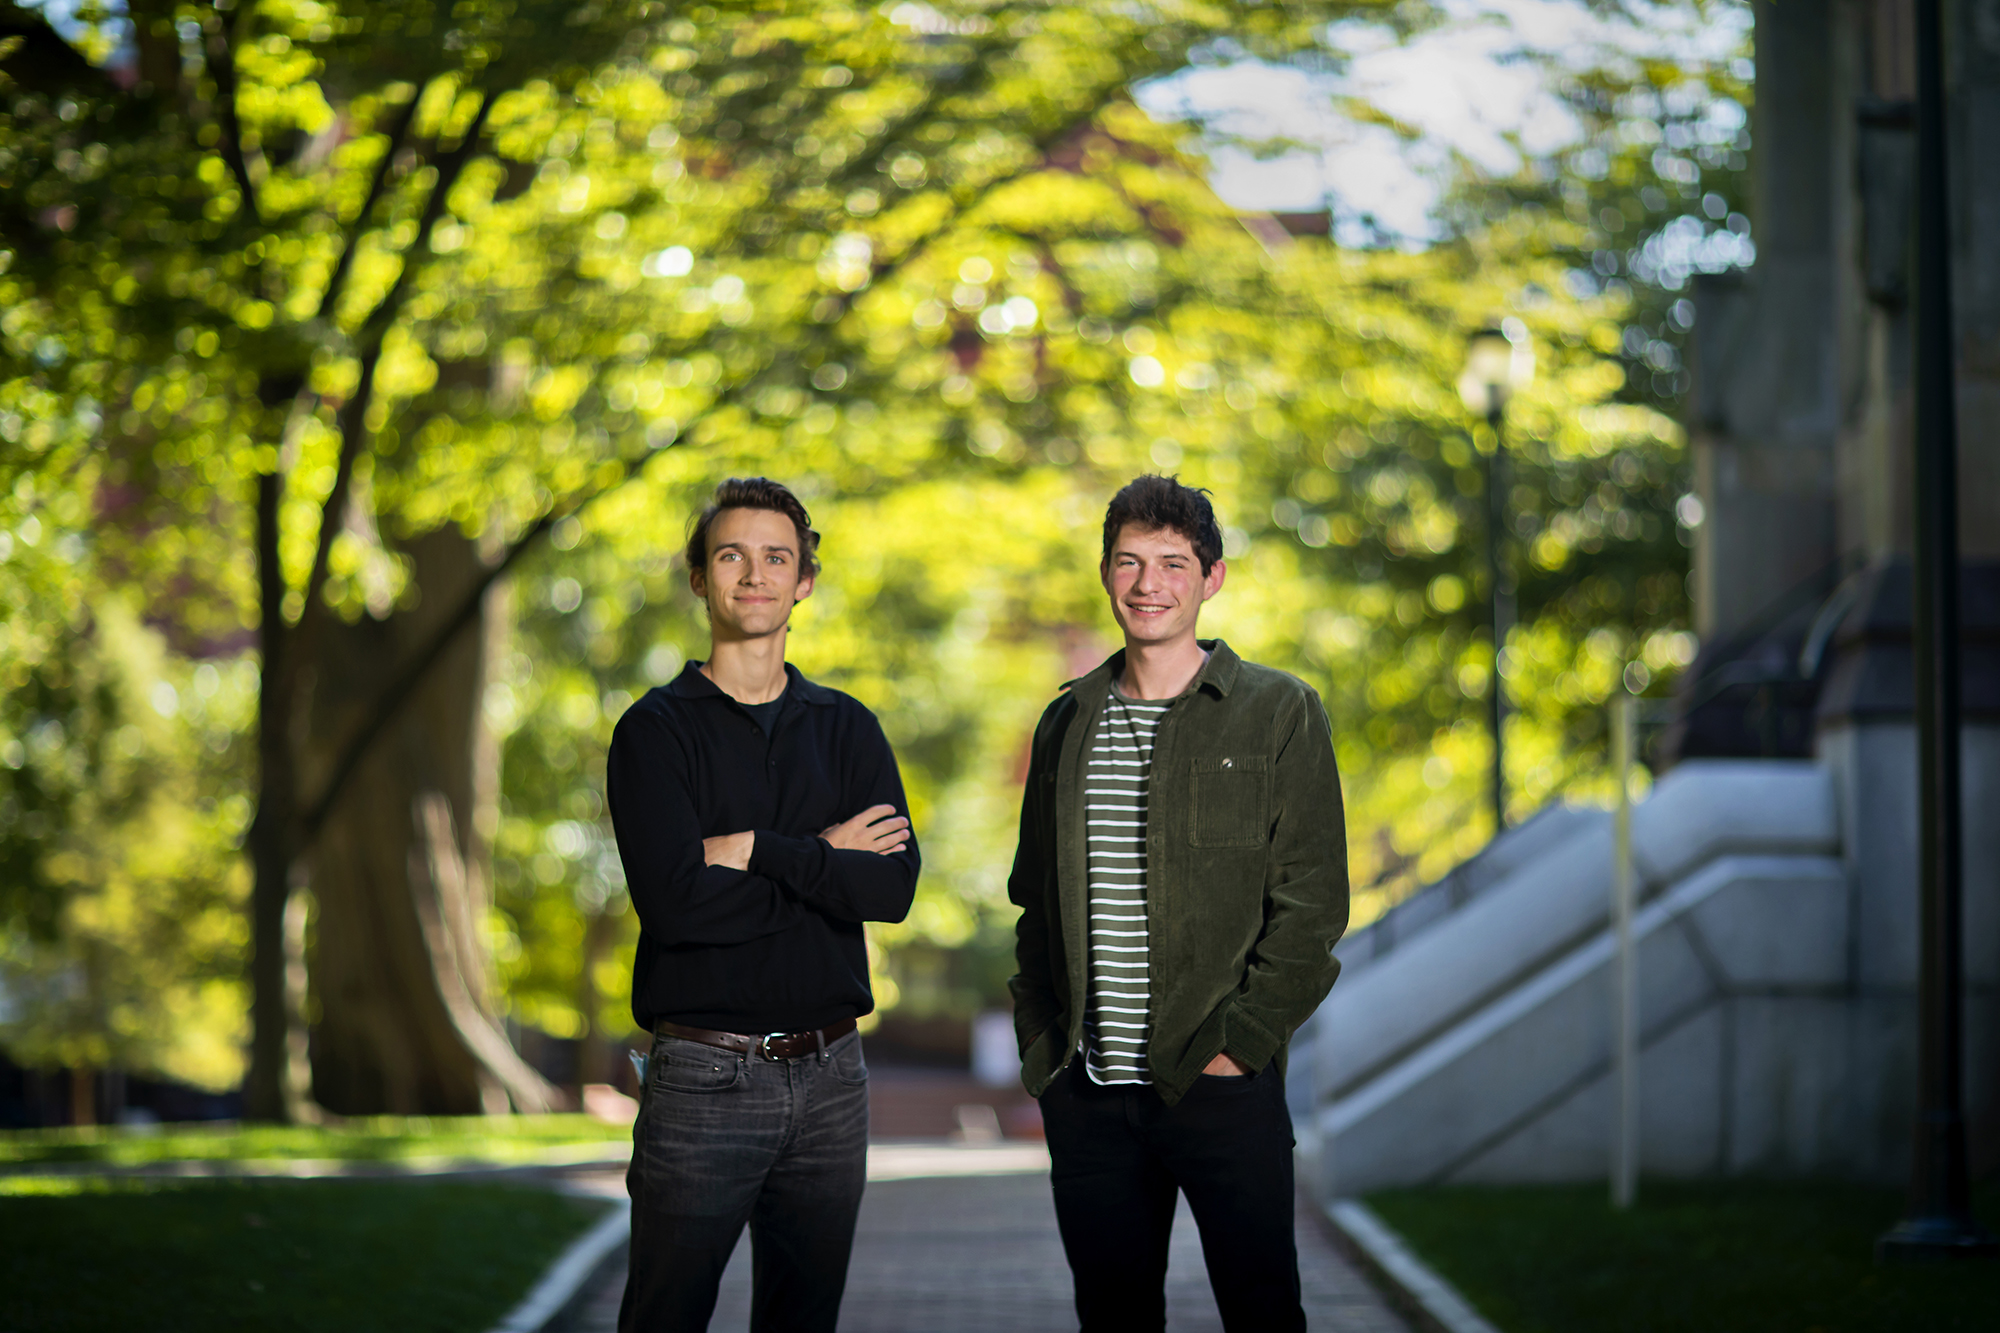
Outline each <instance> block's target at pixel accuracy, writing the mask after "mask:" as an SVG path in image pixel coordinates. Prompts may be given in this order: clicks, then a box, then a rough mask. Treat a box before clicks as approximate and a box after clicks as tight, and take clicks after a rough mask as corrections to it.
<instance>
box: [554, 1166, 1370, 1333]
mask: <svg viewBox="0 0 2000 1333" xmlns="http://www.w3.org/2000/svg"><path fill="white" fill-rule="evenodd" d="M607 1183H608V1182H607ZM1298 1236H1299V1270H1300V1276H1301V1278H1302V1279H1303V1282H1304V1287H1305V1305H1306V1315H1307V1318H1308V1320H1309V1322H1310V1324H1311V1326H1312V1327H1313V1328H1314V1329H1318V1330H1328V1331H1329V1333H1330V1331H1332V1330H1338V1331H1339V1333H1408V1327H1409V1326H1408V1325H1407V1324H1405V1323H1404V1322H1403V1321H1402V1320H1401V1319H1399V1318H1398V1317H1397V1316H1396V1315H1395V1314H1394V1313H1393V1312H1392V1311H1391V1310H1390V1309H1389V1307H1388V1306H1387V1305H1386V1304H1385V1303H1384V1302H1383V1300H1382V1299H1381V1297H1380V1296H1378V1295H1377V1294H1376V1293H1375V1291H1374V1289H1373V1288H1371V1287H1370V1286H1369V1285H1368V1284H1367V1283H1366V1282H1365V1281H1363V1280H1362V1278H1361V1276H1360V1275H1359V1274H1358V1273H1357V1272H1356V1271H1355V1270H1354V1268H1353V1266H1352V1265H1350V1264H1349V1263H1348V1262H1347V1260H1346V1259H1344V1258H1342V1257H1341V1255H1340V1254H1339V1253H1338V1252H1337V1251H1335V1250H1334V1248H1333V1247H1332V1245H1331V1244H1330V1243H1329V1242H1328V1241H1327V1238H1326V1233H1325V1230H1324V1227H1323V1224H1322V1223H1321V1222H1320V1220H1319V1219H1318V1218H1316V1217H1314V1216H1313V1215H1312V1214H1311V1212H1310V1210H1309V1209H1308V1208H1307V1207H1306V1206H1304V1205H1303V1204H1302V1205H1301V1208H1300V1211H1299V1227H1298ZM623 1285H624V1273H623V1271H622V1269H620V1270H618V1271H616V1272H614V1273H612V1274H610V1275H609V1277H608V1280H605V1281H603V1282H601V1283H600V1285H599V1286H598V1288H597V1289H596V1290H595V1291H594V1292H593V1293H592V1294H591V1297H590V1300H589V1304H588V1305H587V1306H586V1307H585V1308H584V1309H583V1310H582V1311H580V1312H579V1315H580V1317H579V1318H578V1319H576V1320H575V1321H574V1322H573V1323H572V1324H571V1326H570V1328H569V1329H567V1330H565V1333H611V1330H613V1329H615V1328H616V1326H617V1319H618V1300H619V1295H620V1293H621V1292H622V1290H623ZM749 1312H750V1245H749V1241H748V1239H747V1236H746V1238H745V1240H744V1241H743V1242H742V1243H740V1244H739V1245H738V1246H737V1250H736V1255H735V1258H734V1259H733V1260H732V1261H731V1263H730V1265H729V1271H728V1272H727V1273H726V1274H725V1275H724V1277H723V1281H722V1293H721V1297H720V1300H719V1301H718V1303H717V1306H716V1312H715V1318H714V1320H713V1321H712V1322H711V1324H710V1325H709V1327H710V1329H711V1330H712V1333H744V1330H746V1329H747V1328H748V1326H749ZM1167 1322H1168V1327H1169V1328H1170V1329H1172V1330H1174V1333H1197V1331H1199V1333H1211V1331H1217V1333H1219V1330H1220V1329H1221V1327H1222V1325H1221V1321H1220V1320H1219V1319H1218V1317H1217V1315H1216V1311H1215V1301H1214V1298H1213V1297H1212V1296H1211V1295H1210V1294H1209V1288H1208V1275H1207V1273H1206V1272H1205V1271H1204V1270H1203V1268H1202V1263H1201V1241H1200V1239H1199V1237H1198V1236H1197V1234H1196V1232H1195V1227H1194V1223H1193V1221H1192V1219H1190V1218H1189V1217H1188V1215H1187V1210H1186V1208H1185V1206H1183V1208H1182V1210H1181V1214H1180V1217H1179V1219H1178V1220H1177V1223H1176V1225H1175V1227H1174V1233H1173V1248H1172V1258H1171V1261H1170V1265H1169V1268H1168V1273H1167ZM840 1324H841V1328H842V1329H843V1330H845V1331H846V1333H1057V1331H1058V1330H1062V1329H1073V1328H1075V1327H1076V1316H1075V1313H1074V1311H1073V1310H1072V1307H1071V1305H1070V1292H1069V1268H1068V1266H1067V1265H1066V1264H1065V1263H1064V1262H1063V1254H1062V1243H1061V1241H1060V1239H1059V1238H1058V1237H1057V1235H1056V1220H1055V1209H1054V1207H1053V1205H1052V1204H1051V1202H1050V1199H1049V1186H1048V1177H1047V1176H1046V1174H1044V1173H1041V1172H1033V1173H1024V1174H1005V1175H1001V1174H995V1175H959V1176H951V1177H942V1178H937V1177H933V1178H924V1179H901V1180H893V1179H892V1180H883V1179H876V1180H874V1181H873V1182H872V1183H870V1185H869V1186H868V1193H867V1195H866V1196H865V1197H864V1199H863V1201H862V1205H861V1221H860V1227H859V1231H858V1234H857V1235H856V1238H855V1244H854V1260H853V1264H852V1266H851V1267H850V1268H849V1270H848V1281H847V1299H846V1301H845V1303H844V1304H843V1306H842V1308H841V1320H840Z"/></svg>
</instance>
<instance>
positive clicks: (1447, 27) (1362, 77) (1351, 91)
mask: <svg viewBox="0 0 2000 1333" xmlns="http://www.w3.org/2000/svg"><path fill="white" fill-rule="evenodd" d="M1438 7H1439V8H1440V9H1441V10H1442V11H1444V13H1445V15H1446V16H1447V17H1446V21H1445V22H1444V23H1443V24H1441V25H1440V26H1438V27H1436V28H1434V29H1432V30H1430V31H1428V32H1425V33H1422V34H1420V35H1418V36H1416V37H1414V38H1413V39H1411V40H1409V41H1407V42H1398V41H1397V40H1396V38H1395V37H1394V36H1393V35H1392V34H1390V33H1389V32H1387V31H1386V30H1385V29H1383V28H1381V27H1379V26H1376V25H1373V24H1365V23H1360V22H1348V23H1341V24H1336V25H1334V26H1333V27H1332V28H1330V29H1329V30H1328V33H1327V45H1328V50H1329V54H1330V56H1331V57H1332V59H1331V60H1330V61H1329V65H1330V66H1331V68H1330V69H1329V70H1327V71H1325V72H1313V71H1308V70H1305V69H1301V68H1296V67H1291V66H1272V65H1267V64H1263V63H1260V62H1257V61H1250V60H1242V61H1235V62H1228V61H1214V60H1210V61H1206V62H1204V63H1201V64H1197V65H1196V66H1194V67H1193V68H1190V69H1188V70H1185V71H1183V72H1181V73H1179V74H1175V75H1172V76H1169V77H1167V78H1163V79H1157V80H1154V81H1152V82H1150V83H1147V84H1145V85H1143V86H1142V87H1141V88H1139V89H1138V90H1137V96H1138V99H1139V102H1140V104H1141V105H1142V106H1144V107H1145V108H1146V110H1147V111H1148V112H1149V113H1151V114H1152V115H1154V116H1156V117H1161V118H1168V119H1176V118H1198V119H1200V120H1202V121H1203V122H1204V123H1206V124H1207V125H1208V126H1209V127H1210V128H1211V130H1212V131H1214V134H1213V136H1212V139H1211V144H1210V158H1211V161H1212V162H1213V163H1214V170H1213V172H1212V173H1211V177H1210V179H1211V181H1212V183H1213V184H1214V186H1215V189H1216V192H1217V193H1218V194H1220V195H1221V196H1222V198H1223V199H1224V200H1226V201H1227V202H1228V203H1230V204H1232V205H1234V206H1235V207H1237V208H1241V209H1246V210H1249V209H1254V210H1264V211H1272V212H1287V211H1299V212H1306V211H1316V210H1319V209H1322V208H1326V207H1328V206H1329V205H1330V206H1331V207H1332V209H1333V212H1334V215H1335V221H1336V228H1337V233H1336V234H1337V235H1338V234H1341V233H1346V234H1345V235H1342V237H1341V238H1342V239H1344V240H1353V241H1356V242H1360V241H1364V240H1366V239H1368V236H1369V233H1370V228H1368V227H1367V225H1366V224H1365V223H1363V221H1362V219H1363V218H1364V217H1372V219H1373V220H1374V223H1375V226H1376V227H1377V228H1379V229H1380V231H1381V232H1385V233H1387V234H1388V235H1389V236H1391V237H1395V238H1398V239H1400V240H1402V241H1403V242H1404V243H1406V244H1421V243H1422V242H1423V241H1425V240H1427V239H1429V238H1431V237H1432V236H1434V235H1436V234H1437V228H1436V226H1435V225H1434V223H1433V221H1432V215H1433V213H1434V211H1435V209H1436V206H1437V204H1438V201H1439V198H1440V195H1441V192H1442V189H1443V186H1444V182H1445V178H1446V176H1447V174H1448V173H1449V171H1450V169H1451V167H1452V164H1453V161H1454V155H1456V156H1457V157H1458V158H1463V159H1464V160H1466V161H1469V162H1470V163H1471V164H1473V165H1474V166H1475V167H1476V168H1478V169H1479V170H1481V171H1485V172H1489V173H1493V174H1495V175H1508V174H1511V173H1512V172H1513V171H1514V170H1515V169H1516V168H1517V167H1519V166H1520V165H1521V155H1522V153H1523V152H1524V151H1525V152H1526V153H1528V154H1530V155H1532V156H1536V157H1540V156H1543V155H1545V154H1548V153H1551V152H1554V151H1557V150H1559V149H1561V148H1562V147H1564V146H1565V145H1567V144H1570V143H1573V142H1575V141H1576V139H1577V138H1578V136H1579V133H1580V127H1579V126H1578V124H1577V123H1576V121H1575V119H1574V118H1573V117H1572V116H1571V115H1570V113H1569V111H1568V109H1567V108H1566V107H1565V106H1564V105H1563V103H1562V100H1561V98H1560V97H1558V96H1557V95H1556V92H1555V89H1554V83H1555V81H1556V80H1559V79H1560V78H1561V77H1562V73H1563V71H1564V70H1566V69H1579V68H1585V67H1601V66H1603V65H1605V64H1607V63H1609V62H1612V61H1616V60H1620V59H1630V58H1632V57H1634V56H1637V55H1664V56H1669V57H1674V58H1678V59H1694V60H1703V61H1722V60H1728V59H1730V58H1732V57H1735V56H1737V55H1739V53H1741V52H1744V51H1746V50H1747V47H1748V34H1749V25H1750V15H1749V10H1748V6H1746V5H1737V4H1727V3H1709V4H1707V5H1705V6H1702V7H1701V8H1700V9H1698V8H1697V6H1696V5H1695V4H1694V3H1691V2H1690V0H1667V2H1665V3H1658V4H1653V3H1648V2H1647V0H1628V3H1626V4H1624V5H1598V6H1596V7H1595V8H1593V7H1592V6H1590V5H1587V4H1585V3H1584V0H1440V2H1439V5H1438ZM1702 10H1705V11H1706V12H1705V13H1704V12H1702ZM1354 100H1358V101H1361V102H1365V103H1367V104H1369V105H1371V106H1373V107H1375V108H1377V109H1378V110H1380V111H1381V112H1383V113H1385V114H1387V115H1388V116H1390V117H1392V118H1393V119H1395V120H1397V121H1399V122H1401V123H1402V124H1404V125H1407V126H1409V127H1411V128H1412V129H1414V130H1416V131H1417V132H1418V134H1417V137H1416V138H1415V139H1413V140H1405V139H1403V138H1402V137H1401V136H1399V135H1397V134H1396V133H1395V132H1394V131H1393V130H1391V129H1389V128H1388V127H1387V126H1383V125H1377V124H1368V123H1365V122H1363V121H1361V120H1358V119H1356V118H1355V117H1354V116H1352V115H1350V114H1349V113H1348V112H1347V111H1345V110H1343V106H1344V105H1345V104H1348V103H1350V102H1351V101H1354ZM1271 140H1285V141H1289V143H1290V144H1291V145H1292V146H1291V147H1289V149H1288V150H1286V151H1281V152H1278V153H1276V154H1275V155H1259V154H1255V153H1253V152H1251V151H1249V150H1248V149H1246V148H1245V147H1242V146H1240V143H1241V142H1242V141H1250V142H1256V141H1271Z"/></svg>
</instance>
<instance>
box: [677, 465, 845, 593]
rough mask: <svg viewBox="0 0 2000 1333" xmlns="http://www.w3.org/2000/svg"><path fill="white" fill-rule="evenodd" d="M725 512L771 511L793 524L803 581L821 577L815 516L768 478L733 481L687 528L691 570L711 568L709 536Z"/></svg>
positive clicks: (718, 489) (721, 488)
mask: <svg viewBox="0 0 2000 1333" xmlns="http://www.w3.org/2000/svg"><path fill="white" fill-rule="evenodd" d="M725 509H768V510H770V511H771V512H772V513H774V514H783V515H784V516H785V517H786V518H789V519H790V520H792V526H793V527H795V528H797V529H798V532H799V571H800V577H801V578H811V577H813V576H814V575H815V574H817V573H819V534H818V533H817V532H814V531H813V526H812V515H811V514H808V513H807V512H806V507H805V506H804V505H803V504H801V503H799V497H798V496H796V495H793V494H792V492H791V490H790V489H789V488H788V487H786V486H785V484H784V483H783V482H777V481H772V480H771V479H770V478H769V477H731V478H730V479H729V480H728V481H725V482H723V483H722V484H721V485H720V486H717V487H716V488H715V497H714V498H713V499H711V500H710V501H709V502H708V507H707V508H705V509H703V510H702V511H701V512H700V513H699V514H696V515H695V516H694V520H693V521H692V522H690V523H689V524H688V539H687V562H688V568H689V569H690V570H696V569H707V568H708V534H709V532H710V530H711V529H713V528H714V527H715V520H716V519H717V518H718V517H719V516H720V515H721V514H722V511H723V510H725Z"/></svg>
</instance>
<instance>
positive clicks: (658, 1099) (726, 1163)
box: [618, 1032, 868, 1333]
mask: <svg viewBox="0 0 2000 1333" xmlns="http://www.w3.org/2000/svg"><path fill="white" fill-rule="evenodd" d="M867 1175H868V1066H867V1064H866V1063H865V1062H864V1061H863V1060H862V1057H861V1034H860V1033H858V1032H850V1033H848V1034H847V1035H846V1036H845V1037H842V1038H841V1039H840V1040H839V1041H836V1042H834V1043H833V1044H832V1045H831V1046H829V1047H827V1048H826V1054H825V1055H824V1056H821V1055H819V1054H818V1053H817V1052H815V1053H814V1054H811V1055H805V1056H801V1057H799V1058H798V1059H796V1060H766V1059H763V1058H762V1057H760V1056H754V1055H751V1056H744V1055H736V1054H734V1053H732V1052H729V1051H723V1050H717V1049H716V1048H715V1047H713V1046H703V1045H701V1044H700V1043H699V1042H692V1041H683V1040H681V1039H680V1038H677V1037H660V1038H656V1039H655V1040H654V1042H653V1055H652V1062H651V1064H650V1065H649V1066H648V1068H647V1074H646V1088H645V1092H644V1095H643V1096H642V1097H641V1099H640V1106H639V1120H638V1123H637V1124H635V1125H634V1126H633V1127H632V1165H631V1168H630V1169H629V1170H628V1171H627V1172H626V1175H625V1185H626V1188H627V1189H628V1190H630V1191H631V1194H632V1263H631V1270H630V1272H629V1274H628V1276H627V1278H626V1282H625V1302H624V1305H623V1307H622V1308H621V1309H620V1310H619V1313H618V1328H619V1333H684V1331H685V1333H701V1330H704V1329H706V1328H707V1327H708V1319H709V1315H710V1314H711V1313H713V1312H714V1310H715V1293H716V1286H717V1284H718V1283H719V1282H720V1281H721V1279H722V1270H723V1269H724V1268H725V1267H726V1266H727V1265H728V1263H729V1256H730V1253H731V1252H732V1251H733V1250H734V1249H735V1248H736V1242H737V1239H738V1238H739V1237H740V1236H741V1235H742V1234H743V1227H744V1224H745V1223H748V1224H749V1227H750V1247H751V1248H750V1254H751V1273H752V1282H753V1286H754V1294H753V1295H752V1297H751V1306H750V1327H751V1329H752V1331H753V1333H779V1330H787V1331H789V1330H800V1331H801V1333H805V1331H807V1330H810V1331H812V1333H833V1328H834V1325H835V1323H836V1322H837V1321H838V1320H839V1318H840V1297H841V1293H842V1292H843V1291H844V1290H845V1289H846V1286H847V1259H848V1254H849V1252H850V1251H851V1250H852V1249H853V1246H854V1219H855V1215H856V1214H857V1213H858V1212H859V1211H860V1208H861V1190H862V1186H863V1184H864V1183H865V1182H866V1180H867Z"/></svg>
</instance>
